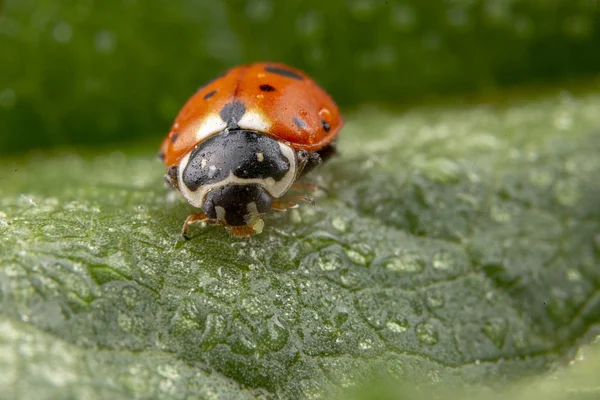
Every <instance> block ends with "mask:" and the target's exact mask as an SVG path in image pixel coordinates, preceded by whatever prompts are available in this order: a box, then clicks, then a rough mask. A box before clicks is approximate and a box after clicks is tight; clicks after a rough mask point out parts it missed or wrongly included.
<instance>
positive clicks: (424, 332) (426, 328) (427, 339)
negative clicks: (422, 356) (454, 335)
mask: <svg viewBox="0 0 600 400" xmlns="http://www.w3.org/2000/svg"><path fill="white" fill-rule="evenodd" d="M417 337H418V338H419V340H420V341H421V343H424V344H428V345H434V344H436V343H437V342H438V341H439V333H438V331H437V329H436V328H435V326H433V325H432V324H430V323H429V322H423V323H421V324H419V325H417Z"/></svg>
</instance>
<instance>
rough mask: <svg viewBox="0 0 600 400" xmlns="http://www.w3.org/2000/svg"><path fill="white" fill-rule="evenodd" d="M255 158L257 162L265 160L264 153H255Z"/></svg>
mask: <svg viewBox="0 0 600 400" xmlns="http://www.w3.org/2000/svg"><path fill="white" fill-rule="evenodd" d="M256 159H257V160H258V162H263V161H265V155H264V154H263V153H256Z"/></svg>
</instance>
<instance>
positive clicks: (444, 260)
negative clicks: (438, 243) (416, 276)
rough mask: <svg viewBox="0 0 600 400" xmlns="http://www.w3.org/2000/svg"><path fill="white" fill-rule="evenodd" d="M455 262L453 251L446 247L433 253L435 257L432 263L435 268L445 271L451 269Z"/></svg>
mask: <svg viewBox="0 0 600 400" xmlns="http://www.w3.org/2000/svg"><path fill="white" fill-rule="evenodd" d="M455 262H456V261H455V259H454V256H453V255H452V253H451V252H449V251H448V250H444V249H441V250H438V251H436V252H435V253H433V257H432V259H431V265H432V266H433V268H435V269H437V270H444V271H446V270H449V269H451V268H452V267H453V265H454V263H455Z"/></svg>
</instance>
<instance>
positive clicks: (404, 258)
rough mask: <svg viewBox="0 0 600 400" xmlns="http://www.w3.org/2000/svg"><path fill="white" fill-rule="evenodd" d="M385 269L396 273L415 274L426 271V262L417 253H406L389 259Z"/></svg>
mask: <svg viewBox="0 0 600 400" xmlns="http://www.w3.org/2000/svg"><path fill="white" fill-rule="evenodd" d="M385 267H386V268H387V269H389V270H390V271H394V272H404V273H411V274H414V273H420V272H423V270H424V269H425V262H424V261H423V258H421V256H420V255H419V254H417V253H416V252H413V251H404V252H401V253H399V254H398V255H395V256H392V257H390V258H388V259H387V261H386V262H385Z"/></svg>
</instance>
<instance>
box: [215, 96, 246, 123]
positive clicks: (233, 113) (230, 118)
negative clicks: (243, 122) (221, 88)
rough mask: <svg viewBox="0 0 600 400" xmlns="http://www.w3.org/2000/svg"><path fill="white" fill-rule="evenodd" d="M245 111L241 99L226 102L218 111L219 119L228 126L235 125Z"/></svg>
mask: <svg viewBox="0 0 600 400" xmlns="http://www.w3.org/2000/svg"><path fill="white" fill-rule="evenodd" d="M245 113H246V106H245V105H244V103H242V102H241V101H238V100H236V101H234V102H232V103H227V104H225V106H223V109H222V110H221V112H220V113H219V115H220V116H221V119H222V120H223V121H225V122H227V126H228V127H229V128H235V127H237V123H238V121H239V120H240V119H242V117H243V116H244V114H245Z"/></svg>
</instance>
